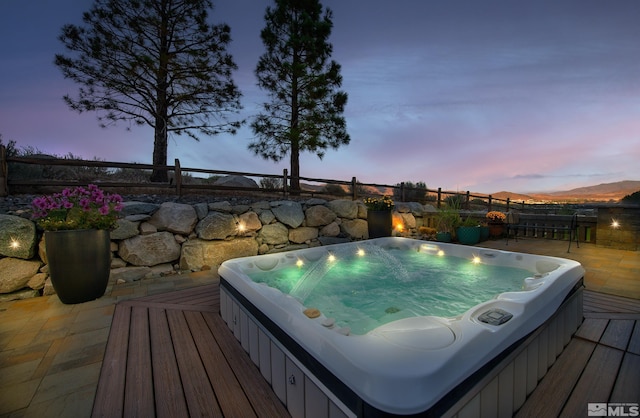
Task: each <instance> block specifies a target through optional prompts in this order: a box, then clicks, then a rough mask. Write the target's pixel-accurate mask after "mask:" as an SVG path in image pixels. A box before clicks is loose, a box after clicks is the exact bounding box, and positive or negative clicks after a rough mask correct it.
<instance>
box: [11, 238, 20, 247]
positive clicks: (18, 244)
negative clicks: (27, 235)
mask: <svg viewBox="0 0 640 418" xmlns="http://www.w3.org/2000/svg"><path fill="white" fill-rule="evenodd" d="M9 245H10V246H11V248H14V249H15V248H20V242H19V241H18V240H17V239H15V238H11V244H9Z"/></svg>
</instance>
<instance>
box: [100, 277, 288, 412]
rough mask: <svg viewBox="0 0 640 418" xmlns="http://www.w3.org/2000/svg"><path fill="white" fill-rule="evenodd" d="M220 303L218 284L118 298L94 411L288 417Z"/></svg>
mask: <svg viewBox="0 0 640 418" xmlns="http://www.w3.org/2000/svg"><path fill="white" fill-rule="evenodd" d="M219 306H220V294H219V290H218V285H217V284H215V285H207V286H200V287H195V288H191V289H188V290H182V291H177V292H171V293H165V294H161V295H156V296H147V297H144V298H140V299H135V300H130V301H126V302H121V303H119V304H118V305H117V306H116V310H115V312H114V315H113V321H112V325H111V331H110V334H109V341H108V343H107V348H106V352H105V356H104V360H103V363H102V370H101V372H100V380H99V382H98V389H97V391H96V397H95V401H94V404H93V413H92V416H94V417H100V416H101V417H150V416H157V417H170V418H175V417H188V416H192V417H195V416H198V417H205V416H206V417H222V416H225V417H283V416H289V414H288V413H287V411H286V409H285V407H284V406H283V405H282V403H281V402H280V400H279V399H278V398H277V397H276V395H275V394H274V393H273V391H272V390H271V388H270V387H269V385H268V384H267V382H266V381H265V380H264V378H263V377H262V375H261V374H260V371H259V370H258V369H257V368H256V367H255V366H254V364H253V363H252V362H251V360H250V359H249V357H248V356H247V355H246V353H245V352H244V350H243V349H242V347H241V346H240V344H239V343H238V342H237V340H236V339H235V338H234V337H233V334H231V333H230V332H229V330H228V328H227V325H226V324H225V323H224V322H223V321H222V318H221V317H220V314H219V313H218V311H219Z"/></svg>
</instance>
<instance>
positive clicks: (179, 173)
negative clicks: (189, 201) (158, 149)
mask: <svg viewBox="0 0 640 418" xmlns="http://www.w3.org/2000/svg"><path fill="white" fill-rule="evenodd" d="M175 165H176V167H175V169H174V170H173V174H174V177H175V180H176V193H177V194H178V197H182V170H181V169H180V160H179V159H177V158H176V160H175Z"/></svg>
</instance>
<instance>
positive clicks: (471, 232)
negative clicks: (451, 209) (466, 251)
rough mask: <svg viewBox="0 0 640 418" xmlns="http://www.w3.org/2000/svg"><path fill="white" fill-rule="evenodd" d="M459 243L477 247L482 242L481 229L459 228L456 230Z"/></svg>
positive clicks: (471, 227) (475, 227)
mask: <svg viewBox="0 0 640 418" xmlns="http://www.w3.org/2000/svg"><path fill="white" fill-rule="evenodd" d="M456 235H457V237H458V242H460V244H464V245H475V244H477V243H478V242H480V227H477V226H459V227H458V229H456Z"/></svg>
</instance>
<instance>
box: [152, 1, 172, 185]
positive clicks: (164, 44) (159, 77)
mask: <svg viewBox="0 0 640 418" xmlns="http://www.w3.org/2000/svg"><path fill="white" fill-rule="evenodd" d="M162 6H163V8H164V7H165V6H166V4H165V3H164V2H163V3H162ZM167 19H168V18H167V16H166V13H163V14H162V21H161V22H160V51H159V52H160V55H159V56H158V59H159V61H160V62H159V65H158V72H157V74H156V114H155V116H156V120H155V130H154V140H153V165H162V166H166V165H167V142H168V140H167V138H168V130H167V129H168V126H167V113H168V110H167V89H168V86H169V84H168V81H167V78H168V75H167V68H168V65H169V52H168V50H169V46H168V45H169V44H168V41H167V38H168V36H169V34H168V28H167V25H168V23H167ZM151 182H153V183H168V182H169V176H168V174H167V170H166V169H161V168H154V169H153V172H152V173H151Z"/></svg>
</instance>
